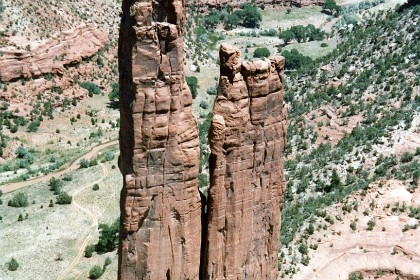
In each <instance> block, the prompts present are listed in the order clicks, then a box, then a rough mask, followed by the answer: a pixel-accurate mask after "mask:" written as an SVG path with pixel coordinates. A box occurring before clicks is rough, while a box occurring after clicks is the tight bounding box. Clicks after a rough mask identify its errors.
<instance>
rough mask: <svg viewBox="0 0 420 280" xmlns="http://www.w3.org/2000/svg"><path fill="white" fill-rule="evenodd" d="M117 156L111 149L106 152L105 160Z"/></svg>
mask: <svg viewBox="0 0 420 280" xmlns="http://www.w3.org/2000/svg"><path fill="white" fill-rule="evenodd" d="M114 158H115V155H114V153H113V152H111V151H107V152H106V153H105V161H111V160H113V159H114Z"/></svg>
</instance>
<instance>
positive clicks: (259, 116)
mask: <svg viewBox="0 0 420 280" xmlns="http://www.w3.org/2000/svg"><path fill="white" fill-rule="evenodd" d="M239 58H240V52H239V49H237V48H235V47H231V46H227V45H222V46H221V48H220V73H221V77H220V83H219V90H218V95H217V99H216V102H215V105H214V108H213V121H212V125H211V128H210V133H209V142H210V148H211V156H210V189H209V201H208V206H207V207H208V221H207V222H208V225H207V229H206V231H207V232H206V234H205V240H204V242H205V246H204V247H205V252H202V254H205V257H204V263H203V264H202V266H203V271H202V278H203V279H273V280H274V279H277V274H278V263H277V262H278V257H277V254H278V248H279V242H280V221H281V219H280V217H281V208H282V207H283V192H284V187H285V184H284V183H285V182H284V172H283V151H284V147H285V133H286V108H285V104H284V102H283V70H284V62H285V60H284V58H283V57H281V56H277V57H274V58H272V59H269V60H258V61H252V62H243V63H242V64H240V63H239Z"/></svg>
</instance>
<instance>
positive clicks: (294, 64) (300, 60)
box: [282, 49, 313, 69]
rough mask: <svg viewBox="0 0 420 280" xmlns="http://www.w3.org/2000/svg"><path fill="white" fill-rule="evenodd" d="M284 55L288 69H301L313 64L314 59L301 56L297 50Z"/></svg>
mask: <svg viewBox="0 0 420 280" xmlns="http://www.w3.org/2000/svg"><path fill="white" fill-rule="evenodd" d="M282 55H283V56H284V57H285V58H286V68H287V69H299V68H301V67H303V66H309V65H310V64H312V63H313V60H312V58H310V57H309V56H305V55H303V54H301V53H300V52H298V51H297V50H296V49H292V50H291V51H290V52H289V51H284V52H283V53H282Z"/></svg>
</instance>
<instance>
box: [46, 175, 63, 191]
mask: <svg viewBox="0 0 420 280" xmlns="http://www.w3.org/2000/svg"><path fill="white" fill-rule="evenodd" d="M48 186H50V191H52V192H54V194H55V195H58V194H60V192H61V189H62V188H63V181H61V180H60V179H56V178H55V177H52V178H51V179H50V181H49V183H48Z"/></svg>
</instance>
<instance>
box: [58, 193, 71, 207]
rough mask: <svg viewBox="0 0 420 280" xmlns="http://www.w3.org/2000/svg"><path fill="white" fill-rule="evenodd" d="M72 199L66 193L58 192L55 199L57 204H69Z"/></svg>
mask: <svg viewBox="0 0 420 280" xmlns="http://www.w3.org/2000/svg"><path fill="white" fill-rule="evenodd" d="M72 200H73V197H72V196H71V195H69V194H68V193H66V192H60V194H59V195H58V197H57V204H71V202H72Z"/></svg>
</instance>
